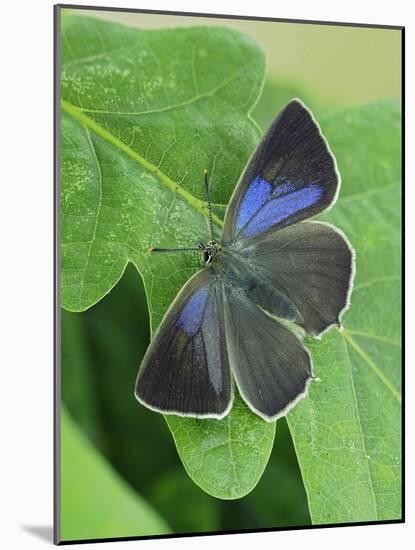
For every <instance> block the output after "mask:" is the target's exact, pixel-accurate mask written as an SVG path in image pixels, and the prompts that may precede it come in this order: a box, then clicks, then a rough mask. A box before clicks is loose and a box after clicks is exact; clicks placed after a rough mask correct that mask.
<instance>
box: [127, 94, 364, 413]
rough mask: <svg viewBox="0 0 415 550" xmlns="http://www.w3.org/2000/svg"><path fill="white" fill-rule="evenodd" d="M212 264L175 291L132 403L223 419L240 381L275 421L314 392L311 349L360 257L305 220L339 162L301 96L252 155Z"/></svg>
mask: <svg viewBox="0 0 415 550" xmlns="http://www.w3.org/2000/svg"><path fill="white" fill-rule="evenodd" d="M205 187H206V193H207V200H208V205H209V224H210V233H211V240H210V241H209V242H208V243H207V244H203V243H200V244H199V246H198V247H189V248H184V249H157V248H156V249H153V251H155V252H156V251H175V250H200V251H201V253H202V256H203V260H204V262H205V267H204V268H203V269H202V270H201V271H199V272H198V273H196V274H195V275H194V276H193V277H192V278H191V279H190V280H189V281H188V282H187V283H186V284H185V285H184V286H183V288H182V289H181V290H180V292H179V293H178V295H177V297H176V298H175V300H174V301H173V303H172V305H171V306H170V308H169V309H168V311H167V313H166V315H165V316H164V318H163V320H162V322H161V324H160V326H159V329H158V331H157V333H156V335H155V337H154V339H153V340H152V342H151V344H150V346H149V347H148V349H147V352H146V354H145V356H144V359H143V361H142V364H141V367H140V370H139V373H138V377H137V381H136V387H135V395H136V397H137V399H138V400H139V401H140V402H141V403H142V404H143V405H145V406H147V407H149V408H150V409H153V410H155V411H158V412H161V413H163V414H175V415H180V416H189V417H196V418H223V417H224V416H226V415H227V414H228V412H229V411H230V409H231V407H232V402H233V397H234V387H235V386H236V387H237V390H238V392H239V394H240V396H241V397H242V399H243V400H244V401H245V403H246V404H247V405H248V407H249V408H250V409H251V410H252V411H253V412H254V413H255V414H257V415H259V416H260V417H262V418H263V419H264V420H266V421H268V422H271V421H274V420H276V419H277V418H279V417H280V416H283V415H285V414H286V413H287V412H288V411H289V410H290V409H291V408H292V407H293V406H294V405H295V404H296V403H297V402H298V401H299V400H300V399H301V398H303V397H304V396H305V395H306V394H307V390H308V386H309V384H310V381H311V380H312V379H313V370H312V361H311V357H310V354H309V352H308V351H307V349H306V347H305V346H304V344H303V342H302V339H301V338H299V336H298V330H295V327H299V328H300V329H301V330H302V333H303V334H304V333H306V334H308V335H311V336H314V337H320V336H321V335H322V334H323V333H324V332H325V331H327V330H328V329H329V328H331V327H332V326H334V325H338V326H340V321H341V316H342V314H343V313H344V312H345V310H346V309H347V308H348V306H349V302H350V300H349V298H350V293H351V289H352V285H353V277H354V263H355V254H354V251H353V248H352V246H351V244H350V243H349V241H348V239H347V238H346V236H345V235H344V234H343V233H342V232H341V231H340V230H339V229H337V228H336V227H334V226H332V225H330V224H328V223H323V222H318V221H309V218H312V217H314V216H316V215H317V214H320V213H321V212H323V211H325V210H327V209H328V208H330V207H331V206H333V204H334V203H335V202H336V199H337V196H338V192H339V188H340V176H339V173H338V171H337V166H336V161H335V158H334V156H333V155H332V153H331V151H330V149H329V146H328V144H327V142H326V140H325V138H324V137H323V135H322V133H321V131H320V128H319V126H318V124H317V122H316V121H315V119H314V117H313V115H312V113H311V112H310V111H309V109H308V108H307V107H306V106H305V105H304V104H303V103H302V102H301V101H300V100H298V99H293V100H292V101H290V102H289V103H288V104H287V105H286V107H285V108H284V109H283V110H282V111H281V112H280V113H279V114H278V115H277V117H276V118H275V120H274V121H273V123H272V124H271V126H270V128H269V129H268V130H267V132H266V133H265V134H264V137H263V139H262V141H261V142H260V144H259V146H258V147H257V149H256V150H255V152H254V153H253V155H252V157H251V158H250V160H249V161H248V164H247V166H246V168H245V170H244V172H243V174H242V176H241V178H240V180H239V182H238V184H237V185H236V187H235V190H234V192H233V194H232V196H231V199H230V202H229V205H228V207H227V209H226V213H225V218H224V225H223V231H222V236H221V238H220V240H218V241H215V239H214V237H213V225H212V215H211V206H210V195H209V184H208V177H207V173H206V172H205Z"/></svg>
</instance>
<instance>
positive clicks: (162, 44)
mask: <svg viewBox="0 0 415 550" xmlns="http://www.w3.org/2000/svg"><path fill="white" fill-rule="evenodd" d="M263 74H264V57H263V54H262V52H261V51H260V50H259V48H258V47H257V46H256V44H255V43H254V42H253V41H252V40H251V39H249V38H248V37H246V36H244V35H242V34H240V33H237V32H234V31H230V30H225V29H217V28H188V29H173V30H157V31H141V30H138V29H129V28H128V27H123V26H120V25H115V24H113V23H106V22H102V21H98V20H95V19H89V18H84V17H70V18H68V20H67V22H66V23H65V26H64V33H63V41H62V75H61V79H62V120H61V156H62V162H61V243H62V268H61V269H62V277H61V278H62V289H61V298H62V305H63V307H65V308H66V309H68V310H71V311H84V310H85V309H86V308H88V307H91V306H92V305H93V304H94V303H96V302H97V301H98V300H100V299H101V298H102V297H103V296H104V295H105V294H106V293H108V292H109V291H110V290H111V288H112V287H113V286H114V285H115V284H116V282H117V281H118V280H119V278H120V277H121V275H122V273H123V271H124V269H125V266H126V264H127V263H128V262H131V263H133V264H134V265H135V266H136V267H137V269H138V270H139V272H140V274H141V276H142V277H143V281H144V285H145V289H146V294H147V300H148V307H149V311H150V317H151V327H152V329H153V330H154V329H155V328H156V327H157V325H158V323H159V321H160V320H161V318H162V316H163V315H164V313H165V311H166V309H167V308H168V306H169V304H170V302H171V301H172V300H173V298H174V297H175V295H176V294H177V292H178V290H179V289H180V287H181V286H182V285H183V283H184V282H185V281H186V280H187V279H188V278H189V276H190V275H191V274H192V273H194V272H195V271H196V270H198V269H199V268H200V267H201V265H200V259H199V257H198V256H197V257H193V256H187V255H185V254H183V255H158V256H157V255H151V254H150V253H149V252H148V248H149V247H150V246H171V245H178V246H181V245H189V244H192V243H196V242H198V241H199V240H203V239H204V238H205V237H207V234H208V233H207V220H206V216H207V210H206V204H205V203H204V201H203V200H202V199H201V198H200V197H203V193H204V188H203V170H204V168H208V170H209V173H210V181H211V193H212V197H213V201H214V202H215V203H218V204H221V203H226V202H227V200H228V198H229V196H230V194H231V192H232V191H233V188H234V185H235V182H236V181H237V179H238V177H239V174H240V172H241V171H242V169H243V166H244V164H245V163H246V161H247V159H248V157H249V155H250V153H251V151H252V149H253V148H254V145H255V143H256V141H257V139H258V129H257V126H256V125H255V123H254V122H253V121H252V120H251V119H250V117H249V111H250V109H251V108H252V107H253V104H254V102H255V100H256V98H257V96H258V94H259V91H260V89H261V86H262V80H263ZM218 210H220V208H219V209H218ZM222 211H223V210H222ZM214 221H215V224H216V230H217V231H218V234H219V230H220V227H221V224H222V222H221V219H220V217H218V215H215V217H214ZM137 406H138V405H137ZM230 423H232V425H233V426H238V425H241V426H244V425H245V424H246V426H247V429H246V430H243V429H239V428H233V432H234V435H233V439H235V440H236V439H237V437H239V438H241V439H240V441H239V442H238V441H237V444H236V445H235V449H234V456H235V465H234V466H232V469H231V472H230V474H229V477H228V478H227V479H225V477H224V476H225V473H224V472H223V473H222V474H221V475H220V476H219V475H218V476H216V477H215V475H214V474H215V469H216V467H215V466H214V464H213V461H212V460H203V467H201V466H199V465H198V464H197V463H196V462H195V461H194V460H192V459H191V456H190V454H189V452H188V448H187V449H185V448H184V445H185V443H184V441H185V440H186V436H187V434H188V433H190V432H191V433H192V440H193V445H194V447H195V449H197V448H199V450H200V453H201V455H202V454H203V453H204V451H203V449H204V448H205V447H206V445H208V444H209V442H210V441H211V439H212V437H214V438H215V440H216V441H218V442H219V441H223V446H222V447H221V448H220V450H219V451H216V453H215V457H216V459H217V461H218V462H220V463H222V464H225V463H226V461H227V460H228V459H229V449H230V448H229V440H228V439H227V437H228V436H227V433H228V426H229V424H230ZM168 424H169V426H170V428H171V429H172V430H173V433H174V437H175V441H176V445H177V447H178V452H179V455H180V456H181V458H182V460H183V462H184V465H185V467H186V470H187V471H188V473H189V475H190V476H191V477H192V478H193V479H194V480H195V481H196V483H198V484H199V485H201V486H203V487H204V488H205V489H207V488H208V487H209V488H210V489H207V490H208V491H210V492H211V493H212V494H215V496H218V497H222V498H236V497H238V496H242V495H243V494H245V493H247V492H248V491H249V490H250V489H251V488H252V487H253V486H254V485H255V484H256V483H257V481H258V479H259V478H260V476H261V474H262V471H263V469H264V468H265V465H266V462H267V461H268V457H269V453H270V450H271V446H272V441H273V437H274V432H275V426H274V425H269V426H265V425H264V423H263V421H262V420H261V419H260V418H258V417H257V416H255V415H254V414H252V413H251V412H250V411H249V410H248V409H247V407H246V406H245V405H244V404H242V403H240V404H239V406H237V407H234V409H233V411H232V413H231V415H230V417H229V418H228V419H226V420H224V421H223V422H222V423H220V422H209V421H208V422H207V423H205V421H199V422H198V423H196V424H195V422H194V421H193V420H192V419H180V420H179V421H177V420H175V419H173V418H172V417H169V419H168ZM248 434H249V438H247V439H244V438H245V436H247V435H248ZM251 455H252V456H253V455H255V457H256V458H255V460H254V461H253V466H252V468H250V469H247V468H246V465H245V463H246V461H247V460H250V457H251ZM210 456H212V454H210ZM233 468H235V469H236V477H234V476H233ZM225 470H226V471H228V469H225ZM254 474H255V475H254Z"/></svg>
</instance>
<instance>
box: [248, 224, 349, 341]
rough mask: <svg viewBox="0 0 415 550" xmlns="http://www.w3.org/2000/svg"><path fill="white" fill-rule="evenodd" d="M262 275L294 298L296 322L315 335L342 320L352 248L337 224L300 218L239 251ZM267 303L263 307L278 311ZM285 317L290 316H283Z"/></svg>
mask: <svg viewBox="0 0 415 550" xmlns="http://www.w3.org/2000/svg"><path fill="white" fill-rule="evenodd" d="M240 254H241V257H242V258H244V259H245V261H249V263H250V265H251V266H252V268H253V270H254V272H255V273H257V274H258V277H262V278H264V279H265V280H267V281H269V282H270V284H271V285H272V286H273V287H275V288H278V289H279V290H280V291H281V293H282V294H283V295H284V296H285V297H286V298H288V299H289V300H290V301H292V302H293V303H294V304H295V306H296V308H297V310H298V312H299V314H300V316H301V318H302V319H300V320H298V319H296V320H295V321H296V322H297V324H299V325H301V326H302V327H303V328H304V330H305V331H306V332H307V333H308V334H311V335H313V336H318V335H319V334H321V333H322V332H323V331H325V330H326V329H327V328H328V327H330V326H332V325H335V324H340V317H341V314H342V312H343V311H344V310H345V309H346V307H347V305H348V302H349V294H350V290H351V286H352V279H353V275H354V252H353V249H352V247H351V245H350V244H349V242H348V241H347V239H346V237H345V236H344V235H343V233H341V232H340V231H339V230H338V229H336V228H334V227H333V226H331V225H329V224H327V223H323V222H315V221H311V222H301V223H298V224H295V225H291V226H289V227H285V228H283V229H281V230H280V231H275V232H273V233H270V234H269V235H267V236H265V237H264V238H263V239H260V240H258V241H255V242H253V243H252V244H251V245H250V246H247V247H244V248H242V249H241V250H240ZM269 305H271V304H268V303H265V304H264V309H266V310H267V311H269V312H270V313H274V311H272V309H270V308H269ZM282 316H283V317H284V318H286V319H289V317H287V316H285V315H282Z"/></svg>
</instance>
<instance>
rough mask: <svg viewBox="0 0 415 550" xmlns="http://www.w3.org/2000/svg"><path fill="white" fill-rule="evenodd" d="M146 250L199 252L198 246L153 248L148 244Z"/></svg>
mask: <svg viewBox="0 0 415 550" xmlns="http://www.w3.org/2000/svg"><path fill="white" fill-rule="evenodd" d="M148 252H200V246H187V247H185V248H155V247H153V246H150V248H149V249H148Z"/></svg>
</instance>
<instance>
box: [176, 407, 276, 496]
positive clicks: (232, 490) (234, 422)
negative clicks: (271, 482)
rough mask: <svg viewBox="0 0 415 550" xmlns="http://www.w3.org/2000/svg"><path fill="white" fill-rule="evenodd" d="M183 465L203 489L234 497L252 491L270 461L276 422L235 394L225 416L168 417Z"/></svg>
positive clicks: (215, 494)
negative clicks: (205, 418) (256, 410)
mask: <svg viewBox="0 0 415 550" xmlns="http://www.w3.org/2000/svg"><path fill="white" fill-rule="evenodd" d="M166 419H167V423H168V425H169V427H170V430H171V432H172V434H173V437H174V441H175V443H176V446H177V450H178V453H179V456H180V458H181V459H182V461H183V464H184V467H185V468H186V471H187V473H188V474H189V475H190V477H192V478H193V480H194V481H195V483H197V484H198V485H199V486H200V487H201V488H202V489H203V490H204V491H206V492H207V493H209V494H210V495H213V496H215V497H218V498H223V499H235V498H241V497H243V496H244V495H246V494H247V493H249V492H250V491H251V490H252V489H253V488H254V487H255V485H256V484H257V483H258V481H259V479H260V477H261V475H262V473H263V471H264V469H265V466H266V465H267V462H268V459H269V456H270V454H271V450H272V445H273V442H274V434H275V424H268V423H266V422H264V421H263V420H261V419H260V418H259V417H258V416H256V415H254V414H252V413H251V411H250V410H249V409H248V408H247V406H246V405H245V404H244V403H243V401H242V399H240V398H239V397H235V402H234V405H233V407H232V410H231V412H230V413H229V414H228V416H226V417H225V418H224V419H223V420H220V421H218V420H197V419H192V418H181V417H178V416H169V417H166Z"/></svg>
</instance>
